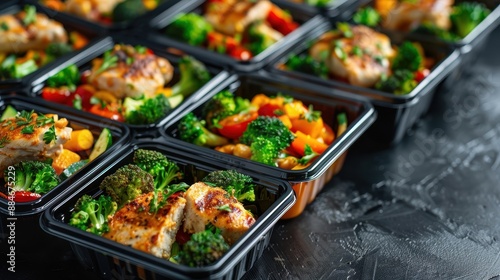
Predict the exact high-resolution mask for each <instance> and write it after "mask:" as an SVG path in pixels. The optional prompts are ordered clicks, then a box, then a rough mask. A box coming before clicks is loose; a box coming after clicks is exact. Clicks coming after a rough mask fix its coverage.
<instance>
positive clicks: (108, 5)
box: [40, 0, 163, 24]
mask: <svg viewBox="0 0 500 280" xmlns="http://www.w3.org/2000/svg"><path fill="white" fill-rule="evenodd" d="M40 2H41V4H42V5H45V6H46V7H48V8H50V9H53V10H56V11H59V12H66V13H69V14H73V15H76V16H80V17H83V18H85V19H87V20H90V21H95V22H100V23H104V24H109V23H113V22H123V21H128V20H133V19H135V18H137V17H138V16H141V15H143V14H144V13H146V12H148V11H151V10H153V9H156V7H157V6H158V5H159V4H161V2H163V0H104V1H103V0H40Z"/></svg>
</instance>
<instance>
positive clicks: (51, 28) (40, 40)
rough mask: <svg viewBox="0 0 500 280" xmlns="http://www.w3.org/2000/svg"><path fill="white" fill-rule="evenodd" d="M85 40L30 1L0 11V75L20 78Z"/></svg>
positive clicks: (85, 42)
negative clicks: (18, 7) (10, 11)
mask: <svg viewBox="0 0 500 280" xmlns="http://www.w3.org/2000/svg"><path fill="white" fill-rule="evenodd" d="M87 43H88V40H87V38H85V37H84V36H82V35H81V34H79V33H78V32H75V31H71V32H68V31H67V30H66V29H64V27H63V26H62V24H61V23H59V22H57V21H54V20H52V19H50V18H48V17H47V16H46V15H45V14H41V13H37V11H36V8H35V6H32V5H26V6H24V9H23V10H22V11H20V12H17V13H15V14H4V15H0V79H2V80H3V79H19V78H22V77H24V76H26V75H28V74H30V73H32V72H34V71H36V70H38V68H40V67H42V66H44V65H45V64H47V63H49V62H51V61H53V60H54V59H56V58H58V57H60V56H62V55H64V54H67V53H70V52H72V51H74V50H77V49H80V48H82V47H83V46H85V45H86V44H87Z"/></svg>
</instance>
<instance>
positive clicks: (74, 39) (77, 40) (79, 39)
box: [69, 31, 89, 50]
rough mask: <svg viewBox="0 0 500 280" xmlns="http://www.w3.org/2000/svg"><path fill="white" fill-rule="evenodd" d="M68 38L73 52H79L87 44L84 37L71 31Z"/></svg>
mask: <svg viewBox="0 0 500 280" xmlns="http://www.w3.org/2000/svg"><path fill="white" fill-rule="evenodd" d="M69 38H70V41H71V45H72V46H73V48H74V49H75V50H79V49H81V48H83V47H85V46H86V45H87V44H88V42H89V40H88V39H87V38H86V37H85V36H83V35H82V34H80V33H78V32H76V31H71V32H70V33H69Z"/></svg>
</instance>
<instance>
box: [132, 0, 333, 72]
mask: <svg viewBox="0 0 500 280" xmlns="http://www.w3.org/2000/svg"><path fill="white" fill-rule="evenodd" d="M206 2H207V1H206V0H190V1H181V2H179V3H177V4H176V5H173V6H172V7H171V8H170V9H167V10H166V11H164V12H163V13H161V14H159V15H158V16H156V17H154V18H152V19H151V21H149V24H148V25H149V28H148V31H147V32H144V31H141V30H136V31H135V34H136V35H137V36H140V37H145V38H148V39H150V40H152V41H155V42H158V43H159V44H161V45H165V46H168V47H172V48H176V49H178V50H179V51H180V52H184V53H187V54H191V55H193V56H195V57H199V58H200V59H201V60H203V61H206V62H210V63H214V64H218V65H223V66H227V67H229V68H230V69H233V70H237V71H242V72H249V71H255V70H258V69H260V68H262V67H264V66H265V65H266V64H267V63H268V62H269V61H270V60H271V59H272V58H274V57H276V56H277V55H279V54H280V53H282V52H284V51H285V50H286V49H287V48H288V46H289V45H290V44H292V43H293V42H296V41H300V40H301V39H302V37H303V36H304V35H305V34H307V33H309V32H310V31H311V30H313V29H314V28H315V27H316V26H317V25H318V24H319V23H321V21H322V18H323V17H322V16H320V15H316V16H311V15H308V14H305V13H303V12H302V11H300V10H298V9H293V8H291V7H290V8H289V9H287V11H288V12H289V13H290V14H291V15H292V17H293V19H294V20H295V21H296V22H298V23H299V24H300V26H299V28H297V29H296V30H294V31H293V32H291V33H290V34H288V35H286V36H285V37H283V38H282V39H281V40H279V41H278V42H276V43H275V44H273V45H271V46H270V47H269V48H267V49H265V50H264V51H263V52H261V53H259V54H258V55H256V56H254V57H252V58H251V59H249V60H246V61H244V60H237V59H234V58H232V57H230V56H228V55H225V54H220V53H217V52H215V51H211V50H208V49H206V48H204V47H197V46H191V45H189V44H187V43H184V42H181V41H179V40H176V39H175V38H171V37H168V36H167V35H165V27H167V26H168V25H169V24H170V23H172V22H173V21H174V20H175V18H176V16H178V15H179V14H180V13H189V12H195V13H201V11H202V7H203V6H204V5H205V3H206ZM278 6H279V5H278ZM283 8H284V7H283Z"/></svg>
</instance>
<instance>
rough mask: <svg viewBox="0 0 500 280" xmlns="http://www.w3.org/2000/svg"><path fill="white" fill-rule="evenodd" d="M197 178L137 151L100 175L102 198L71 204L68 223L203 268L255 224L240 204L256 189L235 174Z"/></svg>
mask: <svg viewBox="0 0 500 280" xmlns="http://www.w3.org/2000/svg"><path fill="white" fill-rule="evenodd" d="M203 174H204V175H203ZM197 175H198V176H201V177H200V178H198V179H194V178H192V176H191V175H189V177H186V174H185V173H184V169H182V168H181V166H179V165H178V164H177V163H176V162H174V161H172V160H170V159H169V158H167V157H166V156H165V155H164V154H163V153H161V152H159V151H155V150H148V149H137V150H135V151H134V153H133V157H132V159H131V162H130V163H128V164H125V165H122V166H120V167H118V169H116V171H114V172H112V173H111V174H109V175H107V176H106V177H104V178H103V180H102V181H101V183H100V184H99V188H100V189H101V190H102V194H100V195H99V196H97V197H92V196H89V195H87V194H85V195H83V196H81V197H80V198H79V199H78V200H76V202H75V205H74V209H73V210H72V212H71V218H70V220H69V225H71V226H73V227H76V228H79V229H81V230H84V231H87V232H91V233H94V234H96V235H101V236H103V237H104V238H107V239H110V240H113V241H116V242H118V243H121V244H124V245H128V246H130V247H132V248H134V249H137V250H140V251H143V252H146V253H150V254H152V255H154V256H157V257H159V258H163V259H167V260H169V261H171V262H174V263H177V264H180V265H186V266H191V267H201V266H205V265H209V264H211V263H213V262H215V261H216V260H218V259H219V258H221V257H222V256H223V255H224V254H225V253H226V252H227V251H228V250H229V249H230V246H231V245H232V244H234V243H235V242H236V241H237V240H238V239H239V238H240V237H241V236H242V235H243V234H245V232H246V231H247V230H248V229H249V228H250V227H251V226H252V225H253V224H254V223H255V219H256V218H255V217H254V214H252V213H251V212H250V211H248V210H247V209H246V208H245V207H246V206H247V205H250V204H249V203H252V202H254V201H255V200H256V198H255V187H256V185H255V184H254V181H253V178H252V177H250V176H248V175H246V174H242V173H239V172H237V171H235V170H216V171H212V172H207V171H203V173H201V172H197ZM200 179H201V180H200ZM190 184H191V185H190Z"/></svg>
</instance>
